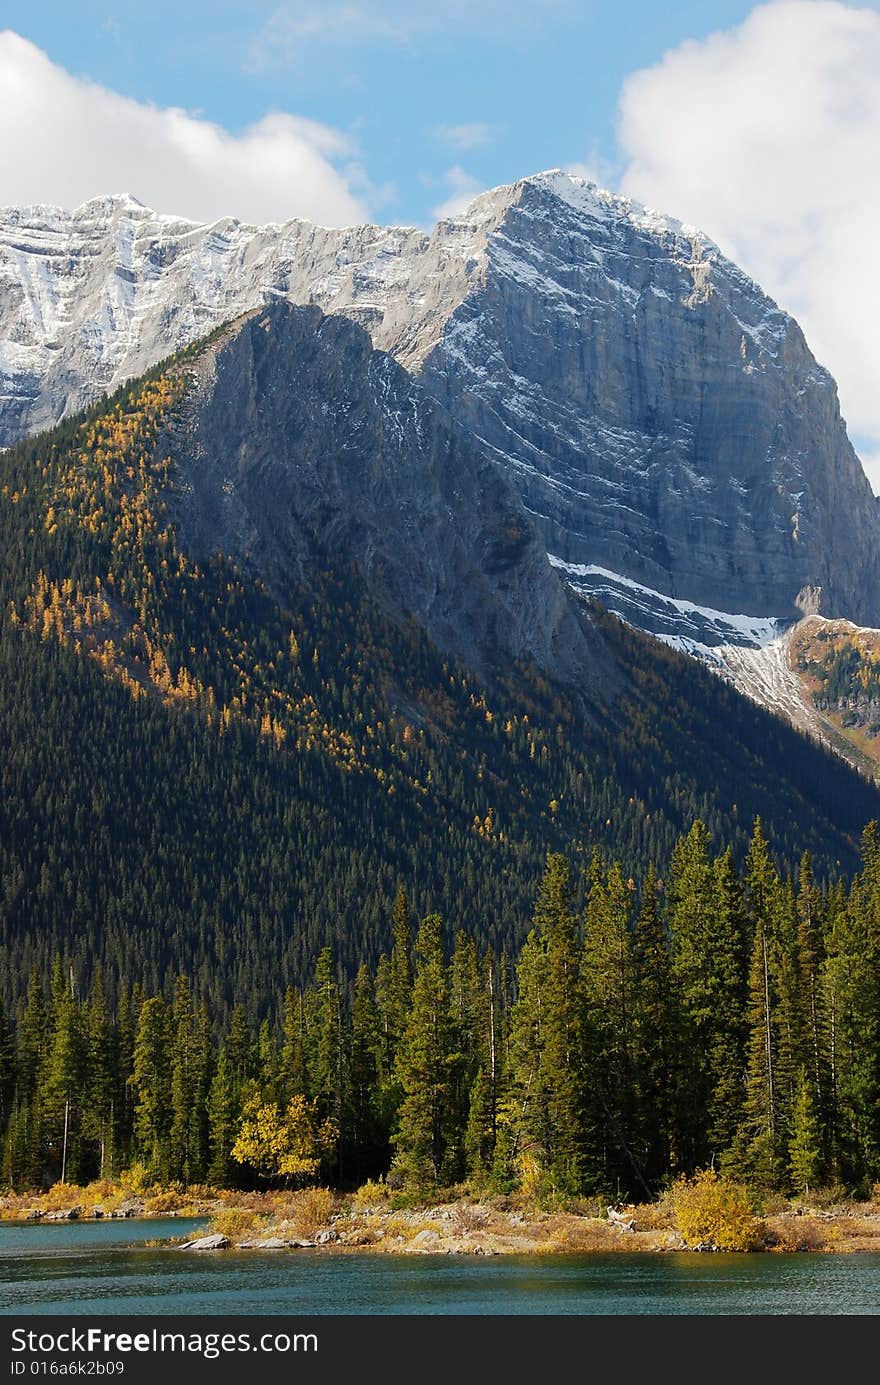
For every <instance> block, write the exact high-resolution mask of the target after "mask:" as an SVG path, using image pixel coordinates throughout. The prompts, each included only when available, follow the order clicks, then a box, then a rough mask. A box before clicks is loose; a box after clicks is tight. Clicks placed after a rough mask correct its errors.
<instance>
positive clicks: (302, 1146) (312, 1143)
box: [231, 1095, 338, 1184]
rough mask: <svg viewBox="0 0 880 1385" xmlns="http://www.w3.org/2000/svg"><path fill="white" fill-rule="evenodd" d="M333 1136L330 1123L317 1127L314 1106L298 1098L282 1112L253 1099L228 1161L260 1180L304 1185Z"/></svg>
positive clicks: (304, 1099) (249, 1102)
mask: <svg viewBox="0 0 880 1385" xmlns="http://www.w3.org/2000/svg"><path fill="white" fill-rule="evenodd" d="M337 1134H338V1132H337V1130H336V1127H335V1126H334V1125H333V1122H332V1121H324V1122H323V1123H319V1121H318V1118H317V1114H316V1110H315V1103H314V1102H310V1101H307V1100H306V1098H305V1097H304V1096H302V1095H297V1096H293V1097H291V1099H290V1101H289V1102H288V1104H287V1108H286V1109H285V1110H284V1111H282V1110H281V1108H280V1107H279V1105H278V1103H277V1102H275V1101H263V1100H262V1099H261V1098H260V1097H259V1096H256V1097H253V1098H252V1099H251V1100H250V1101H248V1102H247V1103H246V1105H245V1108H244V1113H243V1116H242V1121H241V1125H240V1126H239V1131H238V1137H237V1139H236V1141H235V1144H234V1145H233V1146H232V1151H231V1153H232V1158H233V1159H234V1160H235V1162H236V1163H237V1164H247V1165H249V1167H250V1168H252V1169H253V1170H254V1172H255V1173H256V1174H258V1175H259V1176H260V1177H261V1178H266V1179H270V1180H271V1179H276V1178H281V1179H283V1180H284V1181H285V1183H288V1184H290V1183H307V1182H309V1181H310V1180H311V1179H313V1178H314V1177H315V1175H316V1174H317V1172H318V1169H319V1168H320V1166H321V1159H322V1157H323V1156H324V1155H325V1154H327V1153H328V1152H329V1151H330V1150H331V1149H332V1148H333V1145H334V1144H335V1142H336V1139H337Z"/></svg>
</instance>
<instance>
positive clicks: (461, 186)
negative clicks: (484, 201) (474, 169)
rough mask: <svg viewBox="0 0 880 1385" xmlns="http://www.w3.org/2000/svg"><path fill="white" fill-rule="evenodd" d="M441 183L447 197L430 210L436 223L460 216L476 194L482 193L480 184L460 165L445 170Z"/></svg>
mask: <svg viewBox="0 0 880 1385" xmlns="http://www.w3.org/2000/svg"><path fill="white" fill-rule="evenodd" d="M443 182H444V184H445V185H446V188H447V190H448V193H449V195H448V197H446V198H445V199H444V200H443V201H442V202H441V203H440V204H439V206H436V207H432V208H431V215H432V216H435V217H436V218H437V220H438V221H442V220H443V219H444V218H445V217H448V216H460V215H461V213H462V212H464V211H467V209H468V207H469V206H470V204H471V203H472V202H473V200H474V198H475V197H476V196H477V194H478V193H480V192H482V191H483V185H482V183H480V182H479V181H478V180H477V179H476V178H475V177H474V176H473V174H471V173H468V172H467V170H466V169H464V168H462V167H461V165H460V164H455V166H454V167H453V168H447V170H446V172H445V173H444V174H443Z"/></svg>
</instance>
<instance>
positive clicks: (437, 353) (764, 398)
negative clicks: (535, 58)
mask: <svg viewBox="0 0 880 1385" xmlns="http://www.w3.org/2000/svg"><path fill="white" fill-rule="evenodd" d="M423 374H424V378H425V380H426V383H427V384H428V386H429V387H430V388H432V389H433V390H434V391H435V392H436V393H437V395H438V396H439V397H440V398H442V399H443V400H444V402H445V403H446V405H447V407H448V408H449V409H450V412H452V413H453V414H454V415H455V417H456V418H457V419H458V420H459V421H460V422H461V423H462V425H463V426H464V427H466V428H467V429H468V431H470V432H471V433H472V434H473V435H474V436H477V437H479V438H480V439H481V440H482V441H483V442H484V444H485V445H486V446H487V447H488V449H489V451H490V454H491V455H492V456H494V457H495V458H496V459H497V461H498V462H499V464H500V465H501V466H502V467H504V468H505V470H506V471H507V472H508V474H509V475H510V476H511V479H512V480H513V481H514V484H515V485H516V486H517V489H518V490H519V492H520V494H521V496H522V498H523V501H524V503H525V505H526V507H527V508H528V509H529V511H530V512H531V513H533V514H534V515H535V516H536V517H537V521H538V523H539V524H540V527H541V529H542V532H543V534H544V536H545V539H546V542H547V546H548V549H549V551H550V552H551V553H552V554H554V555H555V557H556V558H557V559H558V560H559V561H560V562H561V563H563V564H567V565H570V566H569V575H570V577H571V580H572V581H573V583H574V584H575V585H576V586H579V587H581V588H582V589H584V590H591V591H596V592H598V593H599V594H600V595H601V597H602V599H603V600H605V601H606V602H608V604H611V605H612V606H613V607H614V608H615V609H619V610H621V612H622V613H623V614H624V615H625V616H626V617H627V618H628V619H631V620H633V621H634V623H635V624H639V625H642V626H643V628H646V629H649V630H656V631H657V632H658V633H662V634H666V635H667V636H668V635H670V634H672V635H674V634H675V632H676V627H675V620H674V617H673V622H672V624H671V625H670V623H669V620H668V616H669V609H668V604H667V603H663V600H662V596H660V594H661V593H662V594H663V595H665V596H667V597H673V598H684V599H685V601H686V602H691V603H696V604H698V605H699V606H701V607H710V608H714V609H715V611H716V612H718V613H722V612H733V613H742V612H745V613H750V614H752V615H761V616H774V617H780V618H783V619H793V618H796V617H797V615H798V609H797V607H798V605H799V604H800V603H799V596H801V594H802V593H803V594H804V597H806V596H807V594H808V589H811V588H813V589H815V588H820V589H821V597H820V598H819V600H820V601H821V605H822V609H823V610H824V611H826V612H831V611H838V612H842V611H847V612H849V613H850V615H851V617H852V618H853V619H855V620H859V621H862V622H863V623H864V622H874V623H876V621H877V619H878V617H880V567H878V559H880V521H878V509H877V503H876V501H875V499H874V497H873V495H872V494H871V490H870V487H869V485H868V482H867V480H866V478H865V476H864V473H863V471H862V469H861V466H860V464H859V461H858V459H857V457H856V456H855V453H854V452H853V449H852V447H851V445H850V443H849V440H848V438H847V436H846V431H845V428H844V425H843V423H842V421H841V418H840V412H839V407H838V401H837V392H836V388H835V385H834V382H833V380H832V378H831V377H830V375H829V374H828V373H827V371H825V370H823V369H822V368H821V367H820V366H818V365H817V363H816V362H815V360H814V359H813V357H812V356H811V354H810V352H809V350H808V348H807V346H806V343H805V342H804V338H803V335H802V333H801V331H800V329H799V327H798V326H797V324H796V323H795V322H794V321H793V319H791V318H790V317H788V316H787V315H786V314H785V313H783V312H781V311H780V310H779V308H777V307H776V305H775V304H773V303H772V302H771V301H770V300H769V299H768V298H766V297H765V296H764V295H763V294H762V293H761V292H760V290H759V289H758V288H757V287H756V285H755V284H753V283H752V282H751V281H750V280H749V279H748V278H747V277H746V276H745V275H743V274H742V273H741V272H740V271H739V270H737V268H736V267H735V266H734V265H732V264H730V262H729V261H727V260H725V259H724V258H723V256H721V254H720V253H719V252H718V250H717V249H716V248H715V247H714V246H713V245H711V243H709V242H707V241H706V240H705V239H704V238H702V237H701V236H699V235H698V233H696V232H687V231H686V230H685V229H684V228H682V227H680V226H677V225H676V224H675V223H672V222H668V221H666V220H665V219H663V218H660V217H657V216H654V215H653V214H651V213H646V212H644V211H643V210H642V209H640V208H637V207H631V206H630V205H629V204H627V203H624V202H622V201H621V200H619V199H614V198H611V197H610V196H608V195H607V194H600V193H598V192H597V190H596V189H594V188H591V187H589V186H584V185H583V184H580V183H578V182H577V181H576V180H573V179H570V178H568V177H566V176H565V175H561V174H558V175H552V174H551V175H544V176H542V177H539V178H536V179H529V180H526V181H525V182H524V183H522V184H520V185H518V187H517V189H515V192H514V196H513V197H512V198H511V201H510V205H509V207H508V210H507V213H506V215H505V217H504V219H503V221H502V222H501V224H500V225H499V226H498V228H497V229H496V230H495V231H494V233H493V234H492V235H490V236H489V238H488V242H487V250H486V269H485V274H484V276H483V281H482V283H481V284H479V285H476V286H474V288H473V289H472V291H471V293H470V295H469V296H468V298H467V299H466V300H465V301H464V302H463V303H462V304H461V306H460V307H459V308H458V309H456V311H455V313H453V314H452V316H451V317H450V319H449V320H448V321H447V323H446V326H445V329H444V333H443V336H442V338H441V339H440V341H439V342H438V344H437V345H436V347H434V348H433V350H432V351H431V353H430V354H429V355H428V357H427V360H426V362H425V365H424V370H423ZM590 567H594V568H599V569H604V572H599V573H591V572H589V571H583V569H585V568H586V569H589V568H590ZM579 569H580V570H579ZM611 574H618V575H620V576H622V577H623V578H624V579H629V583H626V581H624V583H623V584H620V583H618V584H617V585H616V590H615V584H614V583H613V581H611V584H610V585H609V579H610V575H611ZM633 582H635V583H636V584H638V585H637V586H635V587H634V586H633V585H632V584H633ZM626 587H628V590H625V588H626ZM609 597H610V600H609ZM813 598H814V599H815V593H813ZM802 599H803V598H802ZM692 614H693V613H692ZM714 623H715V624H716V626H717V622H714ZM701 624H702V627H703V628H702V629H700V628H699V627H700V625H701ZM712 624H713V621H711V620H710V621H709V622H708V623H707V622H705V621H702V622H701V621H700V620H699V619H698V620H697V621H696V625H694V622H693V621H687V620H686V621H685V622H684V623H682V624H681V625H680V627H679V628H680V632H681V633H683V634H685V635H688V636H690V637H691V638H696V639H698V640H699V639H702V640H703V641H705V642H707V643H715V642H717V640H718V638H719V636H720V637H721V638H728V639H729V638H731V635H730V634H729V633H728V632H726V631H725V630H724V627H723V625H722V626H721V627H720V628H718V629H717V630H716V631H714V632H713V630H712V629H711V628H709V627H711V625H712Z"/></svg>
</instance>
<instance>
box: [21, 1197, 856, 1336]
mask: <svg viewBox="0 0 880 1385" xmlns="http://www.w3.org/2000/svg"><path fill="white" fill-rule="evenodd" d="M203 1224H204V1223H203V1222H199V1221H190V1220H185V1219H184V1218H160V1219H150V1220H142V1221H98V1222H61V1223H51V1224H50V1223H44V1224H39V1223H33V1222H31V1223H26V1224H20V1223H11V1222H3V1223H0V1313H3V1314H5V1315H10V1314H20V1313H64V1314H78V1315H83V1314H97V1313H100V1314H155V1313H161V1314H168V1315H173V1314H201V1315H204V1314H212V1313H224V1314H248V1315H250V1314H300V1315H310V1314H327V1313H358V1314H370V1315H376V1314H389V1313H406V1314H426V1313H440V1314H510V1313H516V1314H526V1313H527V1314H565V1315H574V1314H649V1313H650V1314H700V1315H711V1314H731V1313H749V1314H773V1315H778V1314H810V1315H816V1314H844V1313H845V1314H875V1313H877V1312H878V1311H880V1255H817V1254H812V1255H808V1254H801V1255H696V1254H695V1255H688V1254H672V1255H660V1254H654V1255H649V1254H646V1255H625V1254H620V1255H553V1256H549V1255H548V1256H534V1255H531V1256H530V1255H518V1256H497V1257H489V1258H484V1257H482V1256H446V1255H444V1256H408V1255H362V1254H350V1255H334V1254H329V1253H324V1252H318V1253H316V1252H314V1251H309V1250H300V1251H272V1252H268V1251H264V1252H258V1251H219V1252H214V1253H210V1252H206V1253H204V1254H197V1253H187V1252H183V1251H175V1250H168V1249H162V1248H159V1247H155V1246H150V1245H148V1244H147V1242H148V1241H151V1240H156V1239H162V1238H166V1237H169V1236H180V1235H183V1234H188V1233H190V1232H192V1231H195V1230H197V1229H198V1228H200V1227H201V1226H202V1225H203Z"/></svg>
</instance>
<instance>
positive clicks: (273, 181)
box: [0, 31, 366, 225]
mask: <svg viewBox="0 0 880 1385" xmlns="http://www.w3.org/2000/svg"><path fill="white" fill-rule="evenodd" d="M0 90H2V92H3V101H2V103H0V189H2V192H0V196H2V199H3V201H4V202H5V203H7V204H12V203H19V204H26V203H33V202H46V203H57V204H59V205H61V206H66V207H73V206H77V205H79V203H81V202H84V201H86V200H87V199H88V198H89V197H94V196H95V195H97V194H99V193H107V192H130V193H132V194H133V195H134V196H135V197H137V198H139V199H140V201H142V202H145V203H146V204H147V205H148V206H150V207H153V208H154V209H156V210H157V211H165V212H175V213H178V214H179V215H181V216H188V217H192V218H194V219H195V220H206V221H211V220H214V219H216V218H217V217H220V216H224V215H233V216H237V217H240V218H241V219H242V220H247V221H255V222H263V221H284V220H286V219H287V218H289V217H293V216H301V217H304V218H307V219H309V220H312V221H317V222H320V223H322V224H325V225H344V224H347V223H350V222H356V221H363V220H365V219H366V211H365V208H364V206H363V203H362V201H361V199H360V198H359V197H358V196H357V195H356V194H355V192H353V190H352V184H354V185H355V186H356V185H357V183H358V181H359V174H358V171H357V169H356V168H355V169H354V171H353V172H348V171H347V170H346V168H345V166H344V163H343V166H341V167H337V163H340V162H341V161H344V160H345V159H346V158H347V157H348V156H349V154H350V152H351V151H350V149H349V144H348V141H347V139H346V138H345V137H344V136H343V135H341V134H340V133H339V132H338V131H336V130H332V129H329V128H328V127H327V126H325V125H320V124H318V123H317V122H316V121H311V120H305V119H303V118H301V117H299V116H294V115H287V114H281V113H278V114H274V115H268V116H266V117H265V118H264V119H263V120H260V121H258V122H257V124H255V125H251V126H250V127H249V128H248V129H246V130H245V131H244V132H243V133H242V134H240V135H233V134H230V133H229V131H227V130H224V129H223V128H222V127H221V126H219V125H215V124H213V123H212V122H211V121H208V120H204V119H201V118H200V117H198V116H195V115H192V114H190V113H188V112H187V111H184V110H180V109H177V108H175V107H158V106H152V105H145V104H142V103H140V102H138V101H132V100H130V99H129V98H128V97H124V96H120V95H119V94H118V93H116V92H113V91H110V90H108V89H107V88H106V87H102V86H99V85H97V84H96V83H94V82H90V81H85V80H83V79H81V78H78V77H73V76H71V75H70V74H69V73H68V72H66V71H65V70H64V69H63V68H61V67H58V66H57V65H56V64H55V63H53V62H51V61H50V59H49V58H48V57H47V56H46V54H45V53H43V52H42V51H41V50H40V49H39V48H36V47H35V46H34V45H33V44H32V43H29V42H28V41H27V40H26V39H23V38H21V37H20V36H19V35H18V34H15V33H12V32H10V31H7V32H4V33H0Z"/></svg>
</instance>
